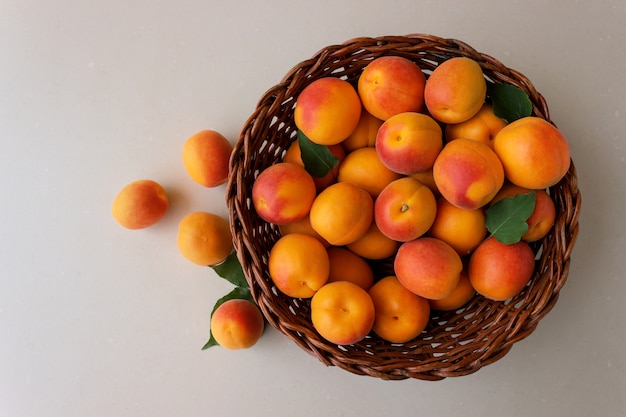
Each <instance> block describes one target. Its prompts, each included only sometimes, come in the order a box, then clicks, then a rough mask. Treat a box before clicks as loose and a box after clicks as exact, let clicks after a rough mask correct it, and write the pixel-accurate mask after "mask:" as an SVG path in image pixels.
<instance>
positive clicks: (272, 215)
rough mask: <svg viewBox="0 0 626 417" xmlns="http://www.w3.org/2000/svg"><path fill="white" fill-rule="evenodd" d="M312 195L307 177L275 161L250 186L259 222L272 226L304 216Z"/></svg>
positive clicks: (294, 166) (312, 184)
mask: <svg viewBox="0 0 626 417" xmlns="http://www.w3.org/2000/svg"><path fill="white" fill-rule="evenodd" d="M316 195H317V189H316V187H315V182H314V181H313V177H311V174H309V173H308V172H307V171H306V170H305V169H304V168H303V167H301V166H299V165H297V164H294V163H290V162H279V163H277V164H274V165H270V166H269V167H267V168H265V169H264V170H263V171H261V173H260V174H259V176H258V177H257V178H256V180H255V181H254V184H253V185H252V203H253V205H254V208H255V210H256V211H257V213H258V215H259V216H260V217H261V218H262V219H263V220H265V221H267V222H270V223H273V224H276V225H281V224H286V223H291V222H295V221H298V220H300V219H302V218H303V217H305V216H306V215H307V214H308V213H309V210H310V209H311V205H312V204H313V200H314V199H315V196H316Z"/></svg>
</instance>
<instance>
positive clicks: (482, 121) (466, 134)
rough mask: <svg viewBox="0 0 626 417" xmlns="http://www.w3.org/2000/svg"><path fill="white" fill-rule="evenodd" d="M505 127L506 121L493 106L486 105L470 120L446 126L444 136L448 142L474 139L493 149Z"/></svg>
mask: <svg viewBox="0 0 626 417" xmlns="http://www.w3.org/2000/svg"><path fill="white" fill-rule="evenodd" d="M504 126H506V121H505V120H504V119H501V118H500V117H498V116H496V115H495V114H494V112H493V107H492V106H491V104H489V103H485V104H483V106H482V108H481V109H480V110H479V111H478V113H476V114H475V115H474V116H473V117H472V118H470V119H469V120H466V121H464V122H461V123H456V124H448V125H446V127H445V129H444V134H445V138H446V141H447V142H449V141H451V140H454V139H459V138H464V139H473V140H477V141H479V142H482V143H484V144H485V145H488V146H489V147H490V148H491V149H493V140H494V139H495V137H496V135H497V134H498V132H499V131H500V130H501V129H502V128H503V127H504Z"/></svg>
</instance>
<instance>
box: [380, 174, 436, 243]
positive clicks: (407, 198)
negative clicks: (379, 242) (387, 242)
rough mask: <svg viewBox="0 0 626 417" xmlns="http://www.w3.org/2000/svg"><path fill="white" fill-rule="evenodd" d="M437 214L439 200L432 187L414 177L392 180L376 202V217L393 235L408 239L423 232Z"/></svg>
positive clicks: (392, 236) (382, 229)
mask: <svg viewBox="0 0 626 417" xmlns="http://www.w3.org/2000/svg"><path fill="white" fill-rule="evenodd" d="M436 215H437V201H436V200H435V196H434V195H433V193H432V191H430V188H428V187H427V186H425V185H424V184H422V183H421V182H419V181H418V180H416V179H415V178H412V177H402V178H400V179H397V180H395V181H393V182H391V183H390V184H388V185H387V186H386V187H385V188H384V189H383V191H382V192H381V193H380V195H379V196H378V198H377V199H376V201H375V203H374V219H375V221H376V225H377V226H378V228H379V229H380V231H381V232H382V233H383V234H384V235H385V236H387V237H388V238H390V239H393V240H397V241H398V242H407V241H409V240H413V239H416V238H418V237H420V236H422V235H423V234H424V233H426V232H427V231H428V229H429V228H430V227H431V226H432V224H433V221H434V220H435V217H436Z"/></svg>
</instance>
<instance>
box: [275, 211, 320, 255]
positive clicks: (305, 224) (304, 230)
mask: <svg viewBox="0 0 626 417" xmlns="http://www.w3.org/2000/svg"><path fill="white" fill-rule="evenodd" d="M278 230H279V231H280V234H281V235H282V236H285V235H289V234H291V233H301V234H305V235H309V236H313V237H314V238H316V239H317V240H319V241H320V242H322V245H324V247H329V246H330V243H328V242H327V241H326V239H324V238H323V237H321V236H320V234H319V233H317V232H316V231H315V229H313V226H311V218H310V217H309V215H308V214H307V215H306V216H305V217H303V218H301V219H300V220H296V221H295V222H291V223H285V224H281V225H279V226H278Z"/></svg>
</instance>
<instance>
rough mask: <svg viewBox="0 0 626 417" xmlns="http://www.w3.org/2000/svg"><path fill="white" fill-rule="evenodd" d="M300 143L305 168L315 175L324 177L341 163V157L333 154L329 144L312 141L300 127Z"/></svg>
mask: <svg viewBox="0 0 626 417" xmlns="http://www.w3.org/2000/svg"><path fill="white" fill-rule="evenodd" d="M298 145H299V146H300V154H301V157H302V162H303V163H304V169H306V170H307V172H308V173H309V174H311V175H312V176H314V177H318V178H323V177H324V176H325V175H326V174H328V173H329V172H330V171H331V170H332V169H333V168H335V167H336V166H337V165H338V164H339V158H337V157H336V156H335V155H333V154H332V152H331V151H330V149H329V148H328V146H324V145H319V144H317V143H314V142H312V141H311V140H310V139H309V138H307V137H306V135H305V134H304V133H302V131H301V130H299V129H298Z"/></svg>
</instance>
